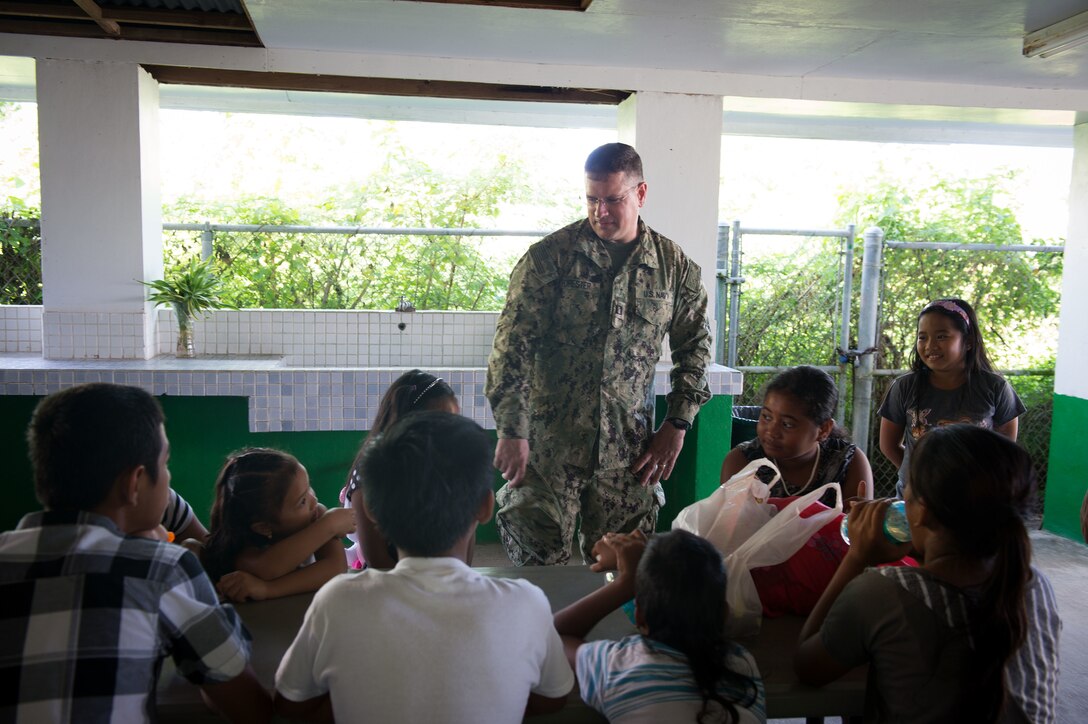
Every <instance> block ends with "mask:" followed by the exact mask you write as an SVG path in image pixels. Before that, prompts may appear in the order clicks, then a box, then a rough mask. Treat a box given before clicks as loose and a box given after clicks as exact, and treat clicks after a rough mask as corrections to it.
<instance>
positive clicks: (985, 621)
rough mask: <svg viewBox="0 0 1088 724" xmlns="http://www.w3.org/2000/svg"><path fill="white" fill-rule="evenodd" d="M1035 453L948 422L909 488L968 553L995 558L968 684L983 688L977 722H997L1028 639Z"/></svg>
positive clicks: (915, 462) (976, 620)
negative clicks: (1027, 522) (1008, 674)
mask: <svg viewBox="0 0 1088 724" xmlns="http://www.w3.org/2000/svg"><path fill="white" fill-rule="evenodd" d="M1035 480H1036V479H1035V469H1034V466H1033V465H1032V462H1031V456H1030V455H1028V453H1027V452H1026V451H1025V450H1024V449H1023V448H1022V447H1020V446H1019V445H1017V444H1016V443H1014V442H1012V441H1011V440H1009V439H1008V438H1006V437H1004V436H1003V435H1000V434H998V433H996V432H993V431H992V430H987V429H985V428H981V427H977V426H975V425H966V424H958V425H948V426H945V427H937V428H934V429H933V430H930V431H929V432H928V433H926V435H925V436H924V437H923V438H922V439H921V440H920V441H919V442H918V447H917V448H915V452H914V455H913V456H912V457H911V465H910V485H909V487H910V493H911V496H912V497H915V498H918V499H920V501H921V503H922V504H923V505H925V507H926V509H927V510H928V511H929V512H930V513H931V514H932V515H933V516H934V518H936V520H937V522H939V523H940V524H941V526H943V527H944V528H945V530H947V531H948V533H949V534H950V535H951V537H952V540H953V542H954V544H955V546H956V549H957V550H958V551H959V553H960V554H962V555H963V556H964V557H968V558H973V559H977V560H980V561H986V562H989V561H992V566H993V568H992V572H991V573H990V575H989V577H988V578H987V580H986V581H985V582H984V583H983V585H982V587H981V593H980V595H979V597H978V600H977V604H976V605H975V606H974V607H973V611H972V616H971V618H972V622H973V629H974V630H973V633H972V635H973V637H974V642H975V648H976V651H977V653H978V663H979V665H978V666H977V667H972V669H971V671H970V672H969V673H968V675H969V676H970V677H972V681H970V682H968V684H969V685H970V686H971V687H972V688H973V689H974V690H975V691H978V692H980V693H981V696H974V697H972V698H971V704H970V706H972V707H976V706H977V707H980V708H981V712H979V711H975V712H974V713H973V714H971V716H970V717H968V718H971V719H975V720H977V721H994V720H995V719H996V718H997V717H998V715H999V714H1000V712H1001V711H1002V708H1003V707H1004V705H1005V700H1006V698H1007V696H1008V691H1007V688H1006V685H1005V665H1006V664H1007V663H1008V661H1009V659H1010V658H1012V656H1013V654H1015V653H1016V651H1017V649H1019V648H1020V646H1021V645H1022V644H1023V643H1024V637H1025V635H1026V631H1027V610H1026V606H1025V602H1024V591H1025V588H1026V586H1027V583H1028V581H1029V579H1030V577H1031V543H1030V541H1029V540H1028V532H1027V529H1026V527H1025V526H1024V519H1023V516H1024V515H1025V513H1026V511H1027V510H1028V508H1029V505H1030V504H1031V500H1032V497H1033V496H1034V494H1035Z"/></svg>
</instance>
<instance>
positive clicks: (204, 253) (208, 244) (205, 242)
mask: <svg viewBox="0 0 1088 724" xmlns="http://www.w3.org/2000/svg"><path fill="white" fill-rule="evenodd" d="M213 239H215V232H213V231H212V222H210V221H205V222H204V230H203V231H202V232H200V260H201V261H207V260H208V259H211V258H212V253H213V249H212V240H213Z"/></svg>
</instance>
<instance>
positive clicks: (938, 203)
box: [840, 174, 1062, 369]
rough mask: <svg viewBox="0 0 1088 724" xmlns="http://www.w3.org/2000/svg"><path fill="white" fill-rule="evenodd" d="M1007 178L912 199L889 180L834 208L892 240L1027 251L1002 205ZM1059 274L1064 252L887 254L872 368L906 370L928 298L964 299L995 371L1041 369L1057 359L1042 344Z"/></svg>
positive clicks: (935, 188)
mask: <svg viewBox="0 0 1088 724" xmlns="http://www.w3.org/2000/svg"><path fill="white" fill-rule="evenodd" d="M1011 178H1012V176H1011V175H1008V174H1007V175H1002V176H998V175H989V176H983V177H980V178H974V179H956V180H952V181H940V182H938V183H936V184H934V185H932V186H929V187H926V188H922V189H919V190H915V191H912V190H908V189H904V188H901V187H898V186H896V184H895V183H894V182H893V181H891V180H887V179H885V180H882V181H879V182H876V183H874V184H871V185H869V186H868V188H867V189H866V190H865V191H862V192H855V193H851V194H847V195H845V196H844V197H842V198H841V199H840V201H841V205H842V208H843V209H844V210H845V219H844V221H845V222H847V223H849V222H854V223H856V224H857V225H858V228H859V229H860V228H866V227H869V226H879V227H880V228H881V229H883V230H884V238H885V239H887V240H891V241H935V242H959V243H968V244H996V245H999V246H1003V245H1009V244H1023V243H1026V242H1025V241H1024V239H1023V238H1022V234H1021V230H1020V224H1019V223H1018V222H1017V220H1016V215H1015V213H1014V212H1013V211H1012V210H1011V209H1010V208H1009V206H1008V204H1007V202H1006V201H1005V200H1004V195H1005V194H1004V184H1005V183H1006V182H1007V181H1009V180H1010V179H1011ZM1031 243H1043V242H1042V241H1041V240H1035V241H1034V242H1031ZM858 262H859V264H858V265H857V266H856V267H855V279H856V280H860V258H859V259H858ZM1061 274H1062V256H1061V254H1054V253H1047V252H1040V253H1024V252H999V251H929V250H906V249H886V250H885V252H884V272H883V280H884V289H883V294H882V304H881V319H880V337H879V346H880V352H879V355H880V357H879V359H878V364H879V365H880V366H883V367H888V368H892V369H899V368H904V367H906V366H907V365H908V362H907V360H908V355H909V353H910V350H911V348H912V347H913V345H914V336H915V332H916V322H917V316H918V312H919V311H920V310H921V309H922V307H923V306H925V304H926V303H927V302H929V301H930V300H932V299H935V298H938V297H960V298H962V299H966V300H967V301H969V302H971V304H972V305H973V306H974V307H975V309H976V311H977V312H978V316H979V324H980V327H981V329H982V333H983V338H984V339H985V341H986V345H987V348H988V349H989V351H990V352H991V355H992V357H993V359H994V363H995V364H996V365H998V366H1010V365H1028V364H1030V365H1032V366H1036V365H1042V364H1044V363H1045V362H1046V360H1047V359H1050V358H1052V357H1053V355H1054V352H1055V350H1054V348H1053V347H1047V346H1046V345H1040V344H1039V341H1038V340H1039V337H1040V336H1044V335H1043V331H1044V329H1045V328H1046V326H1047V322H1048V320H1052V319H1053V318H1055V317H1056V316H1057V313H1058V304H1059V300H1060V287H1061Z"/></svg>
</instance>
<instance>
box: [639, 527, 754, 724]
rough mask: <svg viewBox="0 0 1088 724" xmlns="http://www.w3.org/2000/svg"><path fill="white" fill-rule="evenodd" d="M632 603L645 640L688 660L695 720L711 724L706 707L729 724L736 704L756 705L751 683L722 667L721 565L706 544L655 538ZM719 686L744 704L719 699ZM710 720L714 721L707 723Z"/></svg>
mask: <svg viewBox="0 0 1088 724" xmlns="http://www.w3.org/2000/svg"><path fill="white" fill-rule="evenodd" d="M635 581H636V583H635V587H636V590H635V603H636V605H637V606H638V609H639V612H640V614H641V616H642V617H643V619H644V620H645V622H646V628H647V634H646V635H647V637H648V638H650V639H652V640H653V641H659V642H661V643H663V644H665V645H666V646H670V647H672V648H674V649H676V650H677V651H680V652H681V653H683V654H684V656H686V657H687V660H688V664H689V665H690V666H691V673H692V676H693V677H694V679H695V686H696V687H698V689H699V693H700V694H701V695H702V697H703V708H702V709H701V710H700V711H699V714H698V716H696V721H697V722H700V724H702V722H705V721H712V720H716V719H717V717H716V716H715V713H714V709H715V707H714V706H713V705H712V704H711V702H715V703H717V705H718V706H720V707H721V709H722V711H723V712H724V713H725V715H726V718H727V720H728V721H730V722H736V721H737V719H738V713H737V708H736V705H737V704H739V705H741V706H742V707H748V706H750V705H751V704H753V703H754V702H755V701H756V698H757V697H758V689H757V688H756V684H755V682H754V681H753V680H752V679H751V678H749V677H747V676H745V675H743V674H740V673H737V672H735V671H733V670H732V669H730V668H729V667H728V665H727V664H726V657H727V656H728V654H729V649H730V642H729V639H728V638H726V636H725V617H726V605H725V583H726V572H725V564H724V563H723V561H722V556H721V553H719V552H718V550H717V549H716V548H715V547H714V546H713V545H711V544H710V543H709V542H708V541H706V540H705V539H703V538H700V537H698V536H696V535H692V534H691V533H688V532H687V531H683V530H674V531H671V532H669V533H663V534H660V535H656V536H654V537H653V538H652V539H651V540H650V542H649V544H648V545H647V546H646V552H645V553H644V554H643V556H642V560H641V561H640V562H639V566H638V573H637V575H636V578H635ZM722 683H728V684H732V685H733V686H731V687H730V688H732V689H734V690H740V691H744V692H746V695H745V696H744V698H743V699H741V700H737V701H730V700H729V699H727V698H725V697H724V696H722V694H721V693H720V692H719V687H720V686H721V684H722ZM711 717H714V719H711Z"/></svg>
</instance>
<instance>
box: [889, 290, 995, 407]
mask: <svg viewBox="0 0 1088 724" xmlns="http://www.w3.org/2000/svg"><path fill="white" fill-rule="evenodd" d="M927 314H939V315H940V316H942V317H944V318H945V319H947V320H949V321H950V322H951V323H952V326H953V327H954V328H955V329H956V330H958V331H959V333H960V334H962V335H963V346H964V365H963V371H964V374H965V375H966V376H967V384H965V385H964V386H963V388H962V390H961V397H962V396H963V395H965V394H966V393H967V392H969V391H971V390H972V389H973V386H974V385H976V384H978V383H979V382H980V381H981V380H982V378H983V377H984V375H983V374H982V373H984V372H993V371H994V366H993V365H992V364H991V363H990V356H989V355H988V354H986V344H985V343H984V342H983V341H982V331H981V330H980V329H979V327H978V316H977V315H976V314H975V309H974V307H972V306H971V305H970V304H968V303H967V302H966V301H964V300H963V299H959V298H957V297H944V298H942V299H934V300H933V301H932V302H930V303H929V304H927V305H926V306H925V307H923V308H922V311H921V312H919V313H918V319H917V320H916V322H915V325H916V326H917V324H918V323H920V322H921V321H922V317H924V316H925V315H927ZM910 369H911V372H913V373H914V391H913V393H912V395H911V398H912V404H911V407H912V408H914V409H918V405H919V403H920V402H921V399H922V396H923V395H924V393H925V389H926V388H927V387H929V372H930V370H929V367H927V366H926V363H925V362H923V361H922V358H921V356H920V355H919V354H918V342H917V340H915V343H914V346H913V347H911V351H910Z"/></svg>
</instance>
